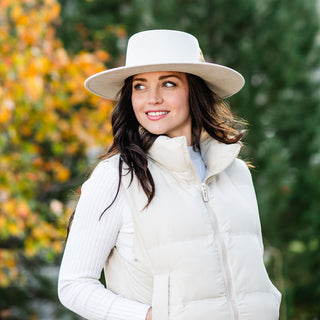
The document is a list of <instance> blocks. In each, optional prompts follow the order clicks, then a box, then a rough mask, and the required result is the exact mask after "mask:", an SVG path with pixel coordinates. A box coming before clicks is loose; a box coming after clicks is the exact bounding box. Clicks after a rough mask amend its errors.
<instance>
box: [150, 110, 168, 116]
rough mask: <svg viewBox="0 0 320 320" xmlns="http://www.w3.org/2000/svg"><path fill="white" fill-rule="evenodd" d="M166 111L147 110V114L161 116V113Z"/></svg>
mask: <svg viewBox="0 0 320 320" xmlns="http://www.w3.org/2000/svg"><path fill="white" fill-rule="evenodd" d="M167 113H168V112H167V111H156V112H147V115H149V116H162V115H163V114H167Z"/></svg>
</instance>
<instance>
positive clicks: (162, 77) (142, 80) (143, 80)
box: [132, 74, 182, 82]
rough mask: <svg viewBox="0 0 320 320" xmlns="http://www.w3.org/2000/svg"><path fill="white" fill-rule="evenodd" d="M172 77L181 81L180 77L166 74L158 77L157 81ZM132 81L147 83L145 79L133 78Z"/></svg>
mask: <svg viewBox="0 0 320 320" xmlns="http://www.w3.org/2000/svg"><path fill="white" fill-rule="evenodd" d="M172 77H173V78H177V79H179V80H182V79H181V77H180V76H178V75H175V74H168V75H164V76H161V77H159V80H164V79H167V78H172ZM132 81H141V82H147V79H145V78H134V79H133V80H132Z"/></svg>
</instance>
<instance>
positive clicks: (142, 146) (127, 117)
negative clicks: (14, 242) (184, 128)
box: [68, 73, 245, 230]
mask: <svg viewBox="0 0 320 320" xmlns="http://www.w3.org/2000/svg"><path fill="white" fill-rule="evenodd" d="M186 76H187V80H188V85H189V106H190V112H191V117H192V145H193V147H194V148H195V149H196V148H199V146H200V136H201V132H202V131H203V130H205V131H206V132H207V133H208V134H209V135H210V136H211V137H212V138H214V139H216V140H218V141H220V142H222V143H226V144H232V143H236V142H238V141H239V140H240V139H241V138H242V137H243V135H244V133H245V131H244V130H243V129H242V128H243V125H244V122H243V121H240V120H237V119H235V118H234V116H233V115H232V113H231V111H230V108H229V105H228V104H227V103H226V102H225V101H224V100H223V99H221V98H220V97H219V96H217V95H216V94H215V93H214V92H213V91H211V90H210V89H209V87H208V86H207V84H206V83H205V81H204V80H203V79H202V78H200V77H198V76H195V75H192V74H188V73H187V74H186ZM132 79H133V77H129V78H127V79H126V80H125V83H124V85H123V87H122V89H121V91H120V99H119V101H118V103H117V104H116V106H115V108H114V109H113V112H112V118H111V124H112V132H113V143H112V145H111V146H110V148H109V150H108V151H107V152H106V154H104V155H103V157H102V158H103V159H107V158H110V157H112V156H113V155H116V154H119V155H120V158H119V183H118V188H117V192H116V195H115V198H114V199H113V201H112V202H111V203H110V204H109V205H108V207H107V208H106V209H105V210H104V211H103V212H102V213H101V216H102V215H103V214H104V213H105V212H106V211H107V210H108V209H109V208H110V207H111V206H112V205H113V203H114V201H115V200H116V198H117V196H118V193H119V190H120V185H121V177H122V174H123V170H122V169H123V163H125V164H126V165H127V167H128V172H127V173H126V174H130V175H131V181H132V179H133V175H135V176H136V178H137V179H138V181H139V183H140V185H141V187H142V189H143V191H144V192H145V194H146V196H147V199H148V202H147V204H146V206H148V205H149V204H150V202H151V201H152V199H153V197H154V194H155V184H154V181H153V178H152V175H151V173H150V171H149V168H148V160H147V152H148V150H149V149H150V147H151V146H152V144H153V142H154V141H155V139H156V138H157V135H154V134H152V133H150V132H148V131H146V130H145V129H144V128H142V127H141V126H140V124H139V122H138V121H137V119H136V117H135V114H134V111H133V107H132V102H131V95H132ZM101 216H100V218H101ZM72 218H73V214H72V216H71V218H70V221H69V226H68V230H69V228H70V224H71V221H72Z"/></svg>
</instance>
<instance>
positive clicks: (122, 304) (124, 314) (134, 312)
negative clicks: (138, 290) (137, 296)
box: [108, 296, 151, 320]
mask: <svg viewBox="0 0 320 320" xmlns="http://www.w3.org/2000/svg"><path fill="white" fill-rule="evenodd" d="M150 307H151V306H149V305H147V304H144V303H140V302H137V301H134V300H129V299H126V298H123V297H120V296H118V297H117V298H116V299H115V301H114V302H113V303H112V305H111V306H110V309H109V312H108V319H110V320H129V319H130V320H145V319H146V315H147V312H148V310H149V308H150Z"/></svg>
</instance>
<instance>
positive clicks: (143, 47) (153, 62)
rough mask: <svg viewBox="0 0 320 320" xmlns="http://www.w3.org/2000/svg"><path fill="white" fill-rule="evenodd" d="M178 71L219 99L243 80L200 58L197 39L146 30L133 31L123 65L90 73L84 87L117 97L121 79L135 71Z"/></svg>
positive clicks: (166, 31)
mask: <svg viewBox="0 0 320 320" xmlns="http://www.w3.org/2000/svg"><path fill="white" fill-rule="evenodd" d="M154 71H178V72H185V73H191V74H194V75H196V76H199V77H200V78H202V79H203V80H204V81H205V82H206V83H207V85H208V86H209V88H210V89H211V90H212V91H214V92H215V93H216V94H217V95H218V96H220V97H221V98H226V97H229V96H231V95H233V94H235V93H236V92H238V91H239V90H240V89H241V88H242V87H243V85H244V79H243V77H242V75H241V74H240V73H238V72H237V71H235V70H233V69H231V68H228V67H225V66H222V65H219V64H214V63H207V62H205V61H204V59H203V55H202V52H201V49H200V47H199V43H198V40H197V39H196V38H195V37H194V36H192V35H191V34H189V33H186V32H182V31H176V30H148V31H143V32H139V33H136V34H134V35H133V36H132V37H131V38H130V39H129V41H128V47H127V54H126V64H125V66H123V67H118V68H114V69H109V70H106V71H102V72H99V73H97V74H94V75H92V76H91V77H89V78H88V79H87V80H86V81H85V87H86V88H87V89H88V90H89V91H90V92H92V93H94V94H96V95H98V96H100V97H103V98H107V99H110V100H117V99H118V97H119V92H120V89H121V88H122V86H123V84H124V80H125V79H126V78H128V77H130V76H133V75H135V74H138V73H145V72H154Z"/></svg>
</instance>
